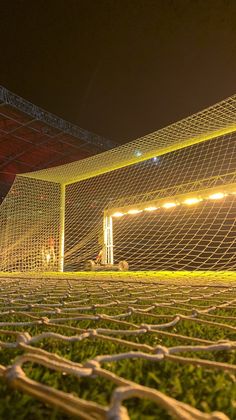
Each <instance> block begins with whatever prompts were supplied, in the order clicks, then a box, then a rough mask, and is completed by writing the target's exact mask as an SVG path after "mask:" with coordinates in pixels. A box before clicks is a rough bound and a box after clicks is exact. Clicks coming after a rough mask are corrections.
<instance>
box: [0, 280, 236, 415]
mask: <svg viewBox="0 0 236 420" xmlns="http://www.w3.org/2000/svg"><path fill="white" fill-rule="evenodd" d="M0 283H1V284H0V286H1V288H0V290H1V291H0V315H1V316H0V335H1V337H0V346H1V353H0V418H1V419H35V420H38V419H69V418H72V417H77V418H81V419H113V420H115V419H116V420H127V419H129V418H131V419H137V420H139V419H148V420H151V419H170V418H177V419H186V420H190V419H194V420H197V419H211V420H223V419H227V418H230V419H235V418H236V364H235V362H236V356H235V349H236V273H233V272H231V273H230V272H218V273H213V272H195V273H190V272H178V273H171V272H149V273H148V272H143V273H141V272H137V273H135V272H134V273H132V272H127V273H115V272H110V273H109V272H106V273H105V272H103V273H64V274H61V273H60V274H59V273H57V274H56V273H54V274H53V273H44V274H41V273H40V275H39V274H37V273H35V274H31V275H23V274H22V273H21V274H17V273H15V274H14V275H12V274H8V275H6V274H3V273H2V274H1V276H0Z"/></svg>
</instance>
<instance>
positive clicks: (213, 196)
mask: <svg viewBox="0 0 236 420" xmlns="http://www.w3.org/2000/svg"><path fill="white" fill-rule="evenodd" d="M225 195H226V194H224V193H221V192H218V193H215V194H211V195H209V197H208V198H209V199H210V200H220V199H221V198H224V197H225Z"/></svg>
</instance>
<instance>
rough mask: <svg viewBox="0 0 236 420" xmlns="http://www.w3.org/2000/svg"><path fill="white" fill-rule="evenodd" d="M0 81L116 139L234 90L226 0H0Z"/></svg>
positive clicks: (233, 33)
mask: <svg viewBox="0 0 236 420" xmlns="http://www.w3.org/2000/svg"><path fill="white" fill-rule="evenodd" d="M0 16H1V17H0V20H1V21H0V42H1V70H0V74H1V80H0V84H2V85H3V86H5V87H7V88H8V89H9V90H11V91H13V92H15V93H16V94H18V95H20V96H23V97H24V98H25V99H28V100H29V101H31V102H33V103H35V104H36V105H38V106H40V107H43V108H44V109H46V110H47V111H50V112H52V113H55V114H56V115H58V116H60V117H62V118H64V119H66V120H68V121H70V122H73V123H75V124H77V125H79V126H80V127H82V128H85V129H88V130H90V131H93V132H95V133H98V134H101V135H103V136H105V137H107V138H110V139H112V140H115V141H116V142H119V143H122V142H125V141H128V140H132V139H134V138H136V137H139V136H141V135H143V134H146V133H149V132H152V131H154V130H157V129H159V128H161V127H163V126H165V125H167V124H169V123H171V122H174V121H176V120H178V119H180V118H183V117H185V116H188V115H190V114H192V113H193V112H197V111H199V110H200V109H202V108H204V107H206V106H209V105H211V104H214V103H215V102H217V101H219V100H221V99H224V98H226V97H227V96H230V95H233V94H234V93H235V91H236V1H235V0H156V1H154V0H64V1H62V0H34V1H32V0H30V1H28V0H27V1H26V0H2V1H1V14H0Z"/></svg>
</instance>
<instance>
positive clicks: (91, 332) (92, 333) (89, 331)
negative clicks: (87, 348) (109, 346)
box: [88, 330, 97, 337]
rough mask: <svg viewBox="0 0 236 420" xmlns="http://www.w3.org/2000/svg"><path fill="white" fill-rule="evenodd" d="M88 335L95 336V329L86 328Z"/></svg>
mask: <svg viewBox="0 0 236 420" xmlns="http://www.w3.org/2000/svg"><path fill="white" fill-rule="evenodd" d="M88 333H89V337H95V336H96V335H97V330H88Z"/></svg>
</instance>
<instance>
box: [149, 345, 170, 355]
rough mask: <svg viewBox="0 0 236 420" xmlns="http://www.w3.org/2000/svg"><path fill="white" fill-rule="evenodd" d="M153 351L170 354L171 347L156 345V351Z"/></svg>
mask: <svg viewBox="0 0 236 420" xmlns="http://www.w3.org/2000/svg"><path fill="white" fill-rule="evenodd" d="M153 352H154V353H155V354H160V355H163V356H165V355H166V354H169V349H168V348H167V347H165V346H160V345H158V346H156V347H155V348H154V351H153Z"/></svg>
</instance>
